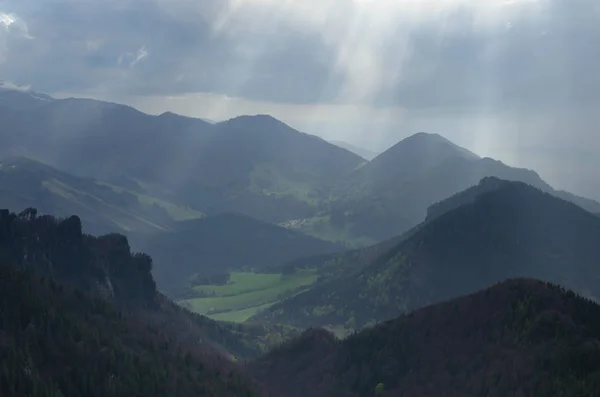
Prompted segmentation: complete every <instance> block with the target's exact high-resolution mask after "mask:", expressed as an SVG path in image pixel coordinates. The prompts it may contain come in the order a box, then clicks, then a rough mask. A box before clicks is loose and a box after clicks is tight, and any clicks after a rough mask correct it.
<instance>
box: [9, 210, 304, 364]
mask: <svg viewBox="0 0 600 397" xmlns="http://www.w3.org/2000/svg"><path fill="white" fill-rule="evenodd" d="M0 264H10V265H12V266H14V267H16V268H20V269H25V270H27V271H28V272H32V273H33V274H34V275H35V276H36V277H41V278H42V279H51V280H53V281H54V282H56V283H57V284H60V285H65V286H66V287H67V288H71V289H73V288H75V289H77V290H79V291H83V292H84V294H85V295H86V296H90V297H91V298H93V299H102V300H103V301H106V302H108V303H109V304H111V305H113V306H114V307H115V308H117V309H119V310H124V311H126V312H127V313H129V315H131V316H132V317H135V318H136V319H137V320H136V321H140V322H142V323H144V324H147V327H153V328H154V329H156V330H158V332H160V333H162V334H164V335H166V336H167V337H168V338H169V339H171V340H172V341H175V342H178V343H182V344H186V345H191V346H194V348H196V347H198V348H200V349H202V350H204V351H206V352H212V353H214V354H217V355H218V356H220V357H225V358H229V359H230V360H232V359H235V358H239V359H246V358H252V357H256V356H258V355H259V354H261V353H263V352H264V351H265V350H266V349H268V348H269V347H271V346H273V345H276V344H279V343H281V342H282V341H283V340H285V338H287V337H288V336H289V335H293V334H294V332H293V330H289V329H286V328H284V327H280V326H275V327H264V326H260V325H248V326H246V325H239V324H238V325H232V324H224V323H218V322H215V321H212V320H210V319H208V318H206V317H203V316H199V315H196V314H192V313H190V312H189V311H187V310H185V309H183V308H180V307H178V306H177V305H175V304H174V303H173V302H171V301H169V300H168V299H167V298H165V297H164V296H163V295H162V294H160V293H158V292H157V290H156V284H155V281H154V279H153V277H152V274H151V269H152V258H150V257H149V256H148V255H146V254H141V253H133V252H132V251H131V249H130V246H129V242H128V240H127V238H126V237H125V236H122V235H119V234H114V233H113V234H109V235H104V236H100V237H94V236H91V235H87V234H83V233H82V225H81V220H80V218H79V217H77V216H71V217H68V218H65V219H62V220H61V219H56V218H54V217H52V216H48V215H38V212H37V210H35V209H27V210H25V211H23V212H22V213H20V214H15V213H11V212H9V211H8V210H0ZM0 336H1V331H0ZM0 340H1V339H0ZM212 353H211V354H212Z"/></svg>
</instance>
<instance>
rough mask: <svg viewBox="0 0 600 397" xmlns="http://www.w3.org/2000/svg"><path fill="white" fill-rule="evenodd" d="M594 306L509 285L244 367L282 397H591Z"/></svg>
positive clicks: (597, 381)
mask: <svg viewBox="0 0 600 397" xmlns="http://www.w3.org/2000/svg"><path fill="white" fill-rule="evenodd" d="M599 368H600V307H599V306H598V305H597V304H596V303H594V302H592V301H589V300H586V299H584V298H582V297H580V296H577V295H576V294H574V293H573V292H571V291H567V290H564V289H563V288H562V287H559V286H556V285H552V284H547V283H544V282H540V281H536V280H529V279H515V280H509V281H506V282H503V283H501V284H498V285H495V286H493V287H491V288H488V289H486V290H483V291H481V292H477V293H474V294H472V295H469V296H464V297H461V298H458V299H454V300H451V301H448V302H444V303H441V304H437V305H434V306H430V307H427V308H424V309H421V310H418V311H416V312H414V313H411V314H409V315H405V316H402V317H400V318H398V319H395V320H391V321H389V322H386V323H383V324H380V325H378V326H376V327H374V328H372V329H366V330H364V331H362V332H360V333H358V334H356V335H353V336H351V337H349V338H347V339H345V340H343V341H339V340H337V339H336V338H335V337H334V336H333V335H331V334H329V333H328V332H326V331H324V330H318V329H317V330H309V331H306V332H305V334H303V335H302V336H301V337H300V338H298V339H296V340H293V341H291V342H289V343H287V344H285V345H283V346H282V347H281V348H278V349H276V350H275V351H273V352H272V353H270V354H269V355H267V356H265V357H264V358H261V359H259V360H257V361H256V362H254V363H252V364H251V371H252V373H253V374H254V375H255V376H256V377H257V378H258V379H260V380H261V381H262V382H263V383H264V384H265V385H268V386H270V387H271V388H272V389H273V390H276V391H278V392H281V393H284V394H285V395H286V396H288V397H304V396H313V397H359V396H360V397H365V396H377V397H384V396H387V397H396V396H398V397H400V396H411V397H412V396H419V397H429V396H431V397H438V396H448V397H454V396H456V397H463V396H480V395H481V396H568V397H581V396H595V395H597V390H598V388H599V387H600V369H599Z"/></svg>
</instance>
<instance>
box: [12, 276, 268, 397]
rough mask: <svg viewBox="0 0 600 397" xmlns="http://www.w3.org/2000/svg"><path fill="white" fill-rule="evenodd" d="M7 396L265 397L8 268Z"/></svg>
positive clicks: (240, 378) (204, 355)
mask: <svg viewBox="0 0 600 397" xmlns="http://www.w3.org/2000/svg"><path fill="white" fill-rule="evenodd" d="M0 311H1V313H2V316H0V395H2V396H7V397H8V396H15V397H16V396H35V397H67V396H69V397H77V396H81V397H84V396H85V397H92V396H97V397H108V396H122V397H130V396H149V397H150V396H157V397H158V396H167V395H168V396H182V397H183V396H185V397H188V396H192V395H211V396H217V395H218V396H224V397H225V396H231V397H239V396H248V397H250V396H261V395H266V394H264V393H262V392H260V390H259V388H258V387H257V386H256V385H255V384H254V382H253V381H251V380H250V379H249V378H248V377H247V376H245V375H244V374H243V373H242V372H241V371H240V370H239V369H238V368H237V367H236V366H234V365H233V364H232V363H231V362H229V361H227V360H226V359H225V358H223V357H220V356H218V355H216V354H214V352H211V351H207V350H206V349H204V348H201V347H200V346H193V345H182V344H180V343H177V342H176V341H175V340H173V339H172V338H170V337H169V336H168V335H166V334H164V333H162V332H161V331H160V330H159V329H158V328H156V327H153V326H152V325H150V324H146V323H145V322H143V321H140V319H139V318H138V317H135V316H131V315H128V314H126V313H123V312H122V311H119V310H118V309H116V308H115V306H114V305H112V304H110V303H109V302H107V301H105V300H103V299H99V298H91V297H88V296H87V295H86V294H84V293H83V292H81V291H79V290H74V289H72V288H70V287H65V286H63V285H60V284H58V283H56V282H55V281H53V280H52V279H51V278H48V277H41V278H40V277H37V276H35V275H33V274H32V269H23V268H17V267H15V266H13V265H6V264H0Z"/></svg>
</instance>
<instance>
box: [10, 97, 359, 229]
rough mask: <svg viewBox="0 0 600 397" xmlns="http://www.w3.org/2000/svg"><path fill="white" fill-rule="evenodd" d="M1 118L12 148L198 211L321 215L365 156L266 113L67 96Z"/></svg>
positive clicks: (270, 217)
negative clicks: (229, 113) (159, 107)
mask: <svg viewBox="0 0 600 397" xmlns="http://www.w3.org/2000/svg"><path fill="white" fill-rule="evenodd" d="M4 95H5V93H4V92H0V103H1V102H2V99H1V98H2V97H3V96H4ZM0 120H1V122H2V124H3V129H2V132H0V138H1V139H3V142H7V144H6V145H4V146H5V147H4V148H3V149H2V150H3V151H8V152H9V154H13V155H14V154H20V155H24V156H27V157H29V158H32V159H35V160H37V161H41V162H43V163H46V164H49V165H51V166H54V167H56V168H58V169H60V170H62V171H65V172H69V173H72V174H76V175H77V176H80V177H86V178H89V177H93V178H96V179H99V180H102V181H105V182H108V183H111V184H115V185H118V186H122V187H126V188H128V189H130V190H136V189H139V188H143V189H144V190H145V191H147V192H148V194H149V195H151V196H153V197H157V198H160V199H163V200H165V201H169V202H174V203H177V204H183V205H185V206H188V207H190V208H193V209H195V210H197V211H199V212H203V213H207V214H216V213H219V212H228V211H233V212H241V213H244V214H246V215H249V216H252V217H255V218H258V219H261V220H265V221H270V222H282V221H288V220H292V219H300V218H306V217H310V216H313V215H315V213H316V212H317V210H318V207H319V205H320V203H321V201H323V200H325V199H327V198H328V197H329V190H330V188H331V186H333V184H334V182H335V181H336V180H338V179H339V178H341V177H342V176H343V175H346V174H347V173H349V172H350V171H352V170H353V169H354V168H356V167H357V166H358V165H360V164H361V163H362V162H364V160H363V159H361V158H360V157H359V156H357V155H355V154H353V153H350V152H348V151H347V150H344V149H341V148H338V147H337V146H334V145H332V144H330V143H328V142H326V141H324V140H322V139H320V138H318V137H315V136H312V135H308V134H304V133H301V132H299V131H296V130H294V129H293V128H291V127H289V126H287V125H285V124H284V123H282V122H280V121H278V120H276V119H274V118H272V117H270V116H265V115H256V116H241V117H237V118H234V119H231V120H228V121H224V122H220V123H214V124H213V123H209V122H206V121H203V120H200V119H195V118H190V117H183V116H179V115H176V114H174V113H170V112H167V113H163V114H161V115H159V116H151V115H147V114H144V113H142V112H139V111H137V110H135V109H133V108H131V107H129V106H124V105H118V104H114V103H108V102H101V101H95V100H90V99H77V98H68V99H62V100H53V101H48V102H47V103H44V104H43V105H42V106H37V107H31V108H24V109H12V110H11V109H6V108H4V109H0Z"/></svg>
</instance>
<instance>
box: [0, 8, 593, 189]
mask: <svg viewBox="0 0 600 397" xmlns="http://www.w3.org/2000/svg"><path fill="white" fill-rule="evenodd" d="M599 40H600V6H599V4H598V3H597V2H596V1H594V0H569V1H564V0H563V1H559V0H537V1H536V0H530V1H527V0H521V1H518V0H513V1H485V2H483V1H467V0H465V1H459V0H457V1H450V0H449V1H416V0H413V1H411V0H405V1H387V0H361V1H359V0H354V1H352V0H326V1H325V0H320V1H307V0H302V1H301V0H285V1H282V0H277V1H275V0H237V1H235V0H229V1H223V0H218V1H217V0H202V1H185V0H148V1H143V2H142V1H115V0H110V1H94V0H51V1H44V2H40V1H30V0H4V1H0V79H3V80H4V86H5V87H10V88H16V87H20V89H33V90H35V91H37V92H44V93H48V94H50V95H53V96H56V97H68V96H78V97H80V96H83V97H90V98H96V99H104V100H110V101H115V102H119V103H126V104H130V105H132V106H134V107H137V108H139V109H140V110H142V111H145V112H149V113H156V114H158V113H162V112H164V111H167V110H169V111H173V112H176V113H181V114H184V115H189V116H195V117H203V118H208V119H211V120H224V119H227V118H230V117H233V116H236V115H240V114H257V113H268V114H271V115H273V116H274V117H277V118H279V119H281V120H283V121H285V122H286V123H289V124H290V125H291V126H293V127H295V128H297V129H300V130H302V131H305V132H309V133H313V134H316V135H320V136H322V137H324V138H326V139H330V140H336V141H344V142H347V143H350V144H352V145H355V146H359V147H362V148H365V149H368V150H371V151H377V152H380V151H382V150H384V149H386V148H387V147H389V146H390V145H392V144H393V143H395V142H397V141H398V140H400V139H401V138H403V137H406V136H409V135H411V134H413V133H415V132H418V131H427V132H436V133H440V134H442V135H444V136H445V137H447V138H449V139H451V140H452V141H454V142H456V143H457V144H459V145H461V146H464V147H466V148H468V149H470V150H472V151H474V152H476V153H477V154H479V155H482V156H491V157H494V158H497V159H500V160H502V161H504V162H506V163H507V164H510V165H515V166H522V167H527V168H532V169H535V170H537V171H538V172H539V173H540V174H541V175H542V177H544V178H545V179H546V180H547V181H548V182H550V183H552V184H553V185H554V186H556V187H559V188H564V189H567V190H570V191H573V192H575V193H579V194H582V195H585V196H588V197H592V198H596V199H598V198H600V182H599V181H598V180H597V178H595V175H594V171H595V170H597V169H598V168H599V167H600V156H598V155H597V152H598V150H599V149H600V134H599V133H598V131H597V128H598V127H597V126H598V125H599V124H600V116H598V112H597V109H598V106H599V105H600V101H599V99H600V73H599V72H598V67H597V65H598V64H600V47H598V45H597V43H598V42H599Z"/></svg>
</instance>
